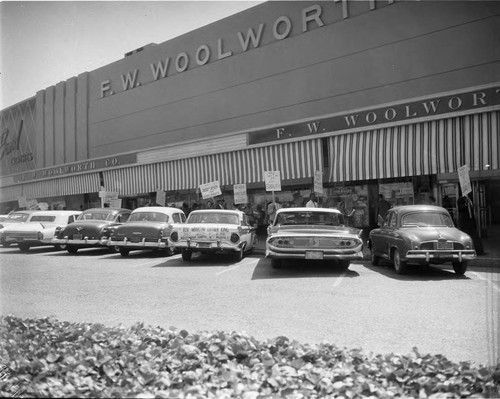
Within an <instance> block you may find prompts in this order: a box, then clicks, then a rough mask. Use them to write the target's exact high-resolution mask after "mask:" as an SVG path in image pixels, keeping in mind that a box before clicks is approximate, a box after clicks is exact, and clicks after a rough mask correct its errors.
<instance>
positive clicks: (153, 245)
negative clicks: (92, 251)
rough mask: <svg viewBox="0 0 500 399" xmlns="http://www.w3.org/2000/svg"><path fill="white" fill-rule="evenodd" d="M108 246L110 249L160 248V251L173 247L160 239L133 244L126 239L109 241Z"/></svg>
mask: <svg viewBox="0 0 500 399" xmlns="http://www.w3.org/2000/svg"><path fill="white" fill-rule="evenodd" d="M106 245H107V246H108V247H129V248H160V249H164V248H169V247H171V246H172V244H170V243H168V242H166V241H162V240H161V239H159V240H158V241H155V242H153V241H146V240H144V239H143V240H142V241H139V242H133V241H129V240H127V239H126V238H125V239H123V240H120V241H116V240H108V242H107V244H106Z"/></svg>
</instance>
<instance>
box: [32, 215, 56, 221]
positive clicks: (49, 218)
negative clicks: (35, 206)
mask: <svg viewBox="0 0 500 399" xmlns="http://www.w3.org/2000/svg"><path fill="white" fill-rule="evenodd" d="M55 220H56V217H55V216H48V215H33V216H32V217H31V219H30V222H53V221H55Z"/></svg>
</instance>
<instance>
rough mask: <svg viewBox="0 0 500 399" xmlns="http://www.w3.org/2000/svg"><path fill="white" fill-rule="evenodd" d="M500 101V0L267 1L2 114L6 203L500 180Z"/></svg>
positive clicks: (42, 93) (368, 189)
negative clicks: (276, 181)
mask: <svg viewBox="0 0 500 399" xmlns="http://www.w3.org/2000/svg"><path fill="white" fill-rule="evenodd" d="M434 107H435V108H434ZM499 109H500V3H497V2H490V1H475V2H470V1H454V2H449V1H437V2H408V1H367V2H352V1H349V2H347V1H340V2H332V1H318V2H310V1H307V2H299V1H293V2H268V3H264V4H261V5H259V6H257V7H253V8H251V9H249V10H246V11H244V12H242V13H239V14H236V15H234V16H231V17H229V18H226V19H223V20H221V21H218V22H216V23H213V24H210V25H208V26H205V27H203V28H200V29H197V30H195V31H193V32H189V33H187V34H185V35H182V36H179V37H178V38H175V39H172V40H170V41H168V42H164V43H161V44H154V45H147V46H145V47H144V48H143V49H140V50H138V51H136V52H135V53H133V54H131V55H129V56H126V57H124V58H123V59H120V60H117V61H116V62H114V63H112V64H110V65H106V66H103V67H102V68H99V69H97V70H94V71H90V72H84V73H82V74H80V75H78V76H77V77H73V78H71V79H68V80H67V81H65V82H60V83H58V84H56V85H55V86H51V87H48V88H46V89H43V90H40V91H39V92H37V93H36V96H35V97H34V98H33V99H29V100H27V101H26V102H23V103H20V104H17V105H16V106H13V107H10V108H9V109H7V110H4V111H2V114H1V115H2V119H1V122H2V131H3V132H4V133H5V132H6V131H7V132H9V134H8V135H7V136H6V135H5V134H4V133H3V136H2V137H4V138H5V139H3V141H2V145H3V150H2V151H3V159H2V160H1V162H2V163H1V167H2V168H1V173H0V174H1V179H0V187H1V193H2V199H0V202H5V201H14V200H15V199H16V198H17V197H20V196H23V197H27V198H36V197H44V198H46V197H50V196H54V197H56V196H57V197H58V198H59V197H61V196H65V195H66V196H74V195H79V194H81V195H82V196H83V195H88V194H89V193H94V194H95V195H97V191H98V190H99V189H100V187H101V186H104V187H107V188H108V189H110V190H116V191H117V192H119V194H120V195H121V196H125V197H126V196H134V195H149V194H151V193H152V192H155V191H157V190H166V191H175V192H178V191H179V190H180V191H182V190H196V189H197V187H198V186H199V184H202V183H204V182H207V180H219V181H220V182H221V184H222V185H226V186H230V185H232V184H239V183H247V184H250V187H251V185H252V184H253V185H256V186H255V187H257V186H258V187H260V189H261V190H262V189H263V180H264V178H263V172H264V171H265V170H276V169H277V170H282V175H283V176H285V177H286V179H285V180H286V182H285V183H286V184H288V185H289V186H293V187H299V186H300V184H302V185H303V186H304V187H307V188H308V189H311V186H312V183H313V180H312V179H313V176H314V173H315V171H318V170H319V171H321V172H322V173H323V179H324V182H325V184H326V185H328V184H330V186H331V187H330V188H331V192H332V193H335V195H337V194H338V193H341V194H342V193H347V192H350V191H349V189H345V188H342V189H337V188H335V187H334V185H335V184H345V183H347V184H349V183H353V184H354V182H360V183H359V187H362V188H361V189H360V190H361V191H360V192H361V193H362V194H360V195H358V194H357V195H356V196H361V197H364V196H365V195H366V196H368V194H367V193H369V192H370V193H372V194H373V193H374V192H376V190H375V191H374V189H373V187H371V186H370V185H369V184H372V183H367V181H368V180H371V181H375V182H376V181H377V179H378V180H379V181H380V183H381V184H386V183H387V182H386V181H385V180H384V179H388V178H393V179H397V178H401V179H403V180H404V179H406V178H409V177H412V176H420V175H422V174H424V175H433V176H434V177H433V181H434V183H435V182H436V181H437V179H439V176H438V177H437V178H436V175H440V174H442V175H447V174H453V173H455V174H456V171H457V168H458V166H460V165H461V164H463V163H464V162H468V160H469V161H470V162H471V164H470V165H469V166H470V168H471V173H472V174H473V173H480V172H483V171H484V172H485V173H486V174H487V175H488V176H490V175H493V176H497V175H498V174H499V165H498V154H499V152H500V147H499V146H500V144H499V142H498V140H497V139H496V138H497V137H498V110H499ZM396 110H397V115H396ZM358 116H359V120H357V124H354V123H353V119H352V118H354V117H358ZM375 116H376V119H374V118H375ZM384 118H385V119H384ZM363 121H364V122H363ZM482 121H486V122H484V123H483V122H482ZM21 122H22V123H21ZM480 124H481V127H480V126H479V125H480ZM20 126H21V127H22V129H23V130H22V132H23V133H24V134H23V135H22V136H21V139H20V140H18V141H17V142H16V140H15V137H17V136H14V133H15V132H17V131H19V127H20ZM482 126H485V127H484V128H483V127H482ZM16 129H17V130H16ZM478 129H479V130H478ZM476 131H481V132H484V135H477V140H478V142H477V143H476V142H475V137H476V136H474V134H475V132H476ZM405 132H406V133H405ZM380 137H385V138H384V139H381V138H380ZM388 137H394V140H396V142H397V144H393V143H392V142H391V143H389V142H388V141H387V140H389V139H388ZM401 137H403V138H402V139H401ZM466 138H467V139H466ZM384 140H385V141H384ZM389 141H391V140H389ZM385 142H387V143H388V144H390V145H391V147H390V148H391V150H386V149H384V150H383V151H382V150H380V151H378V153H377V154H375V155H376V156H375V155H374V149H373V148H374V147H373V146H374V145H378V146H381V145H382V144H381V143H385ZM407 144H408V145H410V147H409V151H410V152H409V153H408V154H406V153H405V145H407ZM16 145H17V147H16ZM463 145H467V146H468V147H467V148H468V149H467V150H466V151H465V152H461V151H462V149H461V148H462V147H461V146H463ZM376 148H380V147H376ZM447 151H448V152H447ZM471 151H472V152H471ZM476 152H477V154H476ZM449 153H451V154H455V156H449ZM29 154H31V158H30V156H29ZM297 154H301V155H300V157H298V158H297V159H301V165H300V167H298V168H294V167H292V166H291V165H290V162H292V163H293V161H290V159H292V158H293V157H295V156H296V155H297ZM380 154H383V155H384V156H385V157H386V158H387V159H385V158H382V156H381V155H380ZM412 154H413V155H412ZM470 154H472V155H470ZM483 154H485V155H483ZM407 155H409V156H410V158H411V159H412V161H411V162H410V163H409V161H408V160H407V159H406V158H407ZM417 155H418V160H419V161H418V162H417V161H414V160H413V159H416V158H417ZM14 158H16V159H17V160H18V162H13V161H12V160H13V159H14ZM438 158H439V159H438ZM23 159H24V161H22V162H21V160H23ZM367 159H369V161H367ZM424 160H427V161H424ZM417 163H418V166H419V167H417ZM486 165H488V167H487V169H488V170H484V169H485V168H486ZM446 178H449V176H446ZM382 180H384V181H382ZM448 180H449V179H448ZM403 183H404V184H407V182H406V181H405V182H403ZM419 184H420V182H419ZM424 189H425V190H429V187H428V184H427V183H425V187H424ZM405 190H406V188H403V189H402V191H405ZM434 190H435V191H436V188H435V187H434ZM372 194H370V195H372ZM412 195H413V194H412Z"/></svg>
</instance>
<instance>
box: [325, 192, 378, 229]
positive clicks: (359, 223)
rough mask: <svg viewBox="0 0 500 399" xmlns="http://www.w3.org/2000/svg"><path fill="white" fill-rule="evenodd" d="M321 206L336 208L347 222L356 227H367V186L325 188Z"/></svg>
mask: <svg viewBox="0 0 500 399" xmlns="http://www.w3.org/2000/svg"><path fill="white" fill-rule="evenodd" d="M323 201H324V203H323V206H325V207H327V208H337V209H338V210H340V211H341V212H342V213H343V214H344V216H345V220H346V221H347V224H348V225H350V226H353V227H357V228H364V227H368V225H369V221H368V186H367V185H366V184H363V185H353V186H335V187H329V188H325V193H324V195H323Z"/></svg>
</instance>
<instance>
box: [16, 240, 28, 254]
mask: <svg viewBox="0 0 500 399" xmlns="http://www.w3.org/2000/svg"><path fill="white" fill-rule="evenodd" d="M17 246H18V247H19V249H20V250H21V252H28V251H29V250H30V245H29V244H25V243H24V242H21V243H19V244H17Z"/></svg>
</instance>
